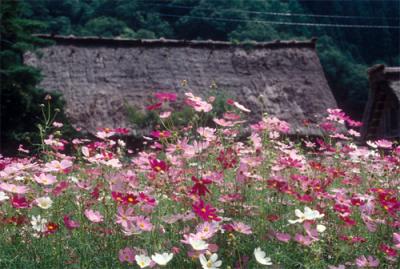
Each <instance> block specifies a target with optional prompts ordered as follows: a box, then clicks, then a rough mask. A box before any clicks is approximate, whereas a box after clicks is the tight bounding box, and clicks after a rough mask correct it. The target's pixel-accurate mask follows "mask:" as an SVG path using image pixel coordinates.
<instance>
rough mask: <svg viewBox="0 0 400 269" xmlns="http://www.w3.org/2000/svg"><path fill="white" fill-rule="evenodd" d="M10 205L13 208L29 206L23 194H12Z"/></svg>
mask: <svg viewBox="0 0 400 269" xmlns="http://www.w3.org/2000/svg"><path fill="white" fill-rule="evenodd" d="M11 205H12V206H13V207H14V208H29V207H30V204H29V201H28V200H27V199H26V198H25V196H20V195H18V194H17V195H14V196H13V197H12V199H11Z"/></svg>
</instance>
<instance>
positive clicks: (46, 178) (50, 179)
mask: <svg viewBox="0 0 400 269" xmlns="http://www.w3.org/2000/svg"><path fill="white" fill-rule="evenodd" d="M33 179H34V180H35V181H36V182H37V183H39V184H43V185H51V184H54V183H56V182H57V177H55V176H53V175H51V174H43V173H42V174H40V175H39V176H33Z"/></svg>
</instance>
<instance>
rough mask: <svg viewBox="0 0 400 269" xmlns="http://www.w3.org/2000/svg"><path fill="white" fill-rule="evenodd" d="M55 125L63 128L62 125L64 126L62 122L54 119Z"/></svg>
mask: <svg viewBox="0 0 400 269" xmlns="http://www.w3.org/2000/svg"><path fill="white" fill-rule="evenodd" d="M53 126H54V127H56V128H61V127H63V126H64V124H62V123H61V122H57V121H54V122H53Z"/></svg>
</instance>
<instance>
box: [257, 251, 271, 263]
mask: <svg viewBox="0 0 400 269" xmlns="http://www.w3.org/2000/svg"><path fill="white" fill-rule="evenodd" d="M265 256H266V254H265V252H264V251H262V250H261V248H256V249H254V257H255V258H256V260H257V262H258V263H259V264H262V265H272V262H271V258H270V257H265Z"/></svg>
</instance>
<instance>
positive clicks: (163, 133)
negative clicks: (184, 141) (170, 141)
mask: <svg viewBox="0 0 400 269" xmlns="http://www.w3.org/2000/svg"><path fill="white" fill-rule="evenodd" d="M151 136H153V137H156V138H168V137H170V136H171V132H170V131H152V132H151Z"/></svg>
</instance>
